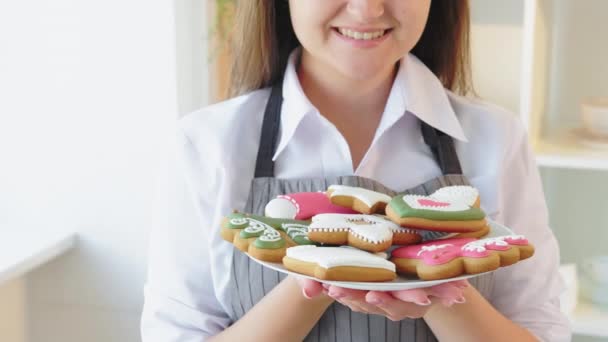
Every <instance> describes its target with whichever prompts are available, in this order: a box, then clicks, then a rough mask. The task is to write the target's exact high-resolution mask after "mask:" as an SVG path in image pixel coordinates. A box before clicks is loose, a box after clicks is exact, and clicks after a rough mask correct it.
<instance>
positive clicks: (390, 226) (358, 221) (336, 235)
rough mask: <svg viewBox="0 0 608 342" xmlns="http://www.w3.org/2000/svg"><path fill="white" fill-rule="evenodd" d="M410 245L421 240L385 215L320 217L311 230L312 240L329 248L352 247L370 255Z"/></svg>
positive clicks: (309, 229)
mask: <svg viewBox="0 0 608 342" xmlns="http://www.w3.org/2000/svg"><path fill="white" fill-rule="evenodd" d="M395 236H396V237H397V239H398V244H401V245H407V244H412V243H416V242H418V241H420V239H421V236H420V235H419V234H418V233H416V232H415V231H413V230H408V229H402V228H401V227H399V226H398V225H396V224H394V223H393V222H391V221H389V220H387V219H385V218H384V217H382V216H376V215H362V214H357V215H347V214H319V215H316V216H314V217H313V218H312V223H311V224H310V226H309V227H308V238H309V239H310V240H311V241H315V242H320V243H323V244H330V245H349V246H352V247H356V248H359V249H362V250H365V251H369V252H374V253H377V252H381V251H386V250H387V249H389V247H391V245H393V244H395V243H394V241H393V239H394V237H395Z"/></svg>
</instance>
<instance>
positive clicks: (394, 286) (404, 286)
mask: <svg viewBox="0 0 608 342" xmlns="http://www.w3.org/2000/svg"><path fill="white" fill-rule="evenodd" d="M488 224H489V226H490V233H489V234H488V235H487V236H485V237H486V238H488V237H498V236H505V235H513V234H514V233H513V231H512V230H511V229H509V228H507V227H505V226H503V225H501V224H498V223H496V222H494V221H491V220H489V219H488ZM251 259H253V260H255V261H256V262H258V263H260V264H262V265H263V266H265V267H268V268H271V269H273V270H275V271H278V272H281V273H285V274H291V275H294V276H298V277H304V278H309V279H313V280H317V281H320V282H322V283H326V284H330V285H336V286H340V287H344V288H349V289H355V290H368V291H369V290H373V291H398V290H410V289H418V288H423V287H429V286H434V285H439V284H442V283H447V282H450V281H455V280H462V279H469V278H474V277H478V276H480V275H482V274H485V273H479V274H467V275H463V276H460V277H454V278H448V279H441V280H420V279H418V278H406V277H403V276H400V275H398V276H397V279H395V280H393V281H387V282H356V281H328V280H321V279H317V278H315V277H310V276H307V275H303V274H299V273H296V272H292V271H289V270H288V269H286V268H285V266H283V264H280V263H273V262H264V261H260V260H257V259H255V258H251ZM486 273H490V272H486Z"/></svg>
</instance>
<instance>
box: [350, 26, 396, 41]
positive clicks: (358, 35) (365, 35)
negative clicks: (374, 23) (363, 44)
mask: <svg viewBox="0 0 608 342" xmlns="http://www.w3.org/2000/svg"><path fill="white" fill-rule="evenodd" d="M338 31H339V32H340V33H341V34H342V35H343V36H346V37H349V38H353V39H357V40H371V39H376V38H380V37H382V36H383V35H384V33H385V32H386V31H385V30H379V31H374V32H358V31H352V30H349V29H344V28H339V29H338Z"/></svg>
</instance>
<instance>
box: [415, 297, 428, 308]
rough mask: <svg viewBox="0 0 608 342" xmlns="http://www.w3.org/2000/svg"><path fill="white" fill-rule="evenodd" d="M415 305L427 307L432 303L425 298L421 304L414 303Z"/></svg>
mask: <svg viewBox="0 0 608 342" xmlns="http://www.w3.org/2000/svg"><path fill="white" fill-rule="evenodd" d="M416 304H417V305H422V306H429V305H431V304H432V302H431V300H430V299H428V298H427V299H426V300H425V301H422V302H416Z"/></svg>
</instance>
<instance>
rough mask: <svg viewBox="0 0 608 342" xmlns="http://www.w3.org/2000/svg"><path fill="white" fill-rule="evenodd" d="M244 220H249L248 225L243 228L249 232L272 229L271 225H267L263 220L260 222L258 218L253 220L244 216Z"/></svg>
mask: <svg viewBox="0 0 608 342" xmlns="http://www.w3.org/2000/svg"><path fill="white" fill-rule="evenodd" d="M245 220H247V221H249V225H248V226H247V227H246V228H245V231H246V232H247V233H250V234H255V233H259V232H261V231H264V230H267V229H273V230H274V228H272V227H271V226H269V225H267V224H266V223H264V222H260V221H258V220H254V219H252V218H246V219H245Z"/></svg>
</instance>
